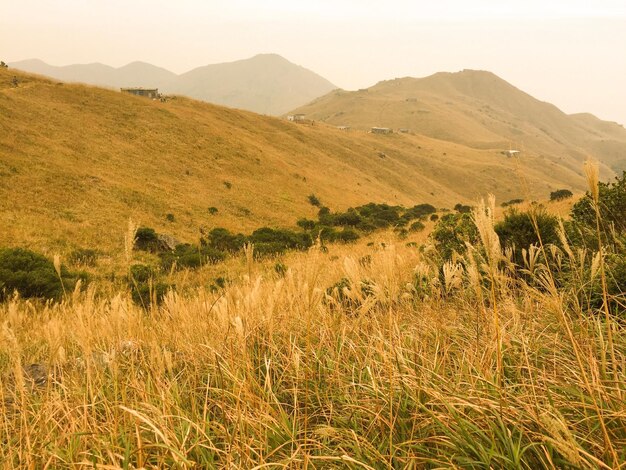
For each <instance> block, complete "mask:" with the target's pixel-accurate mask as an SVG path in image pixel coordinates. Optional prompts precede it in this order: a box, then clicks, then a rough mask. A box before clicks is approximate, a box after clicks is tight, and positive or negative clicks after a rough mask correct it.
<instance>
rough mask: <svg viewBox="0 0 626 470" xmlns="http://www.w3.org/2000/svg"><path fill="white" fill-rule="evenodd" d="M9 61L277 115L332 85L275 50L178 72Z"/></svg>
mask: <svg viewBox="0 0 626 470" xmlns="http://www.w3.org/2000/svg"><path fill="white" fill-rule="evenodd" d="M10 66H11V67H13V68H16V69H19V70H23V71H25V72H30V73H36V74H39V75H44V76H46V77H51V78H55V79H57V80H63V81H65V82H76V83H85V84H90V85H98V86H103V87H112V88H121V87H133V86H142V87H153V88H159V89H160V91H161V92H163V93H176V94H181V95H185V96H188V97H191V98H195V99H199V100H203V101H207V102H209V103H214V104H221V105H223V106H228V107H230V108H238V109H245V110H248V111H254V112H256V113H261V114H270V115H280V114H283V113H285V112H287V111H289V110H290V109H292V108H294V107H296V106H300V105H302V104H304V103H307V102H309V101H311V100H312V99H314V98H317V97H318V96H321V95H323V94H325V93H327V92H329V91H330V90H333V89H335V88H336V87H335V86H334V85H333V84H332V83H330V82H329V81H328V80H326V79H325V78H323V77H321V76H319V75H317V74H316V73H314V72H312V71H310V70H308V69H306V68H304V67H301V66H299V65H296V64H293V63H291V62H289V61H288V60H287V59H285V58H283V57H281V56H279V55H277V54H259V55H256V56H254V57H251V58H249V59H244V60H238V61H235V62H228V63H221V64H212V65H206V66H203V67H197V68H195V69H193V70H190V71H189V72H186V73H183V74H181V75H177V74H175V73H173V72H170V71H169V70H166V69H164V68H162V67H157V66H155V65H152V64H148V63H145V62H132V63H130V64H128V65H125V66H123V67H119V68H114V67H111V66H109V65H104V64H100V63H93V64H75V65H66V66H60V67H58V66H53V65H49V64H46V63H45V62H43V61H41V60H39V59H29V60H23V61H19V62H13V63H11V64H10Z"/></svg>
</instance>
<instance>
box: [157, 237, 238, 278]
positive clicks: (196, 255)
mask: <svg viewBox="0 0 626 470" xmlns="http://www.w3.org/2000/svg"><path fill="white" fill-rule="evenodd" d="M160 257H161V267H162V268H163V269H164V270H166V271H169V270H170V269H172V267H174V268H175V269H185V268H187V269H196V268H199V267H201V266H203V265H206V264H215V263H219V262H220V261H224V260H225V259H226V254H225V253H224V252H222V251H219V250H216V249H215V248H212V247H210V246H196V245H190V244H188V243H182V244H180V245H176V248H175V249H174V251H168V252H165V253H162V254H161V255H160Z"/></svg>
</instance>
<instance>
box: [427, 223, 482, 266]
mask: <svg viewBox="0 0 626 470" xmlns="http://www.w3.org/2000/svg"><path fill="white" fill-rule="evenodd" d="M430 236H431V238H432V240H433V242H434V244H435V248H436V249H437V251H438V252H439V254H440V255H441V257H442V258H443V259H444V260H449V259H451V258H452V253H454V252H456V253H459V254H463V253H465V251H466V250H467V247H466V246H465V243H466V242H469V243H472V244H474V243H477V242H478V241H479V235H478V230H477V229H476V226H475V225H474V221H473V220H472V217H471V216H470V214H467V213H450V214H445V215H444V216H443V217H441V219H439V221H438V222H437V224H436V225H435V228H434V229H433V232H432V233H431V235H430Z"/></svg>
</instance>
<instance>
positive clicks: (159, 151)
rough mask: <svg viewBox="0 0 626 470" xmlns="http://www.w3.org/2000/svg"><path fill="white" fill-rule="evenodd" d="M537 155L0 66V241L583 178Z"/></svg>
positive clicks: (522, 191) (544, 185) (225, 220)
mask: <svg viewBox="0 0 626 470" xmlns="http://www.w3.org/2000/svg"><path fill="white" fill-rule="evenodd" d="M16 73H17V74H18V79H19V82H20V83H19V86H18V87H17V88H14V87H13V86H12V84H11V82H12V77H13V75H14V74H16ZM545 165H546V161H545V160H544V159H542V157H540V156H532V155H530V156H527V157H526V158H525V159H523V160H516V159H507V158H505V157H503V156H502V155H501V154H499V152H495V151H493V150H481V149H475V148H470V147H467V146H464V145H461V144H456V143H451V142H445V141H441V140H437V139H433V138H431V137H426V136H420V135H405V134H394V135H389V136H379V135H371V134H367V133H365V132H359V131H351V132H343V131H340V130H338V129H335V128H334V127H330V126H326V125H324V124H320V123H315V125H312V123H308V124H296V123H290V122H287V121H285V120H283V119H278V118H272V117H268V116H260V115H257V114H254V113H250V112H245V111H238V110H233V109H228V108H223V107H220V106H215V105H211V104H207V103H203V102H198V101H194V100H190V99H187V98H176V99H171V100H168V101H167V102H164V103H163V102H160V101H151V100H147V99H144V98H138V97H134V96H130V95H126V94H122V93H120V92H115V91H111V90H106V89H100V88H95V87H89V86H84V85H71V84H64V83H58V82H56V81H51V80H47V79H44V78H41V77H36V76H32V75H28V74H21V73H19V72H16V71H15V70H12V69H8V70H6V69H3V70H0V223H2V226H3V230H2V231H1V232H0V245H9V244H11V245H27V246H35V247H40V248H43V249H50V248H52V247H54V248H55V249H59V248H61V249H63V248H64V247H68V246H76V245H88V246H89V245H91V246H93V245H98V246H105V247H108V248H109V249H120V247H121V243H122V238H121V236H122V233H123V232H124V230H125V227H126V224H127V220H128V218H129V217H132V218H133V219H134V220H136V221H138V222H140V223H142V224H144V225H148V226H152V227H154V228H156V229H158V230H159V231H160V232H166V233H172V234H174V235H176V236H177V237H179V238H181V239H183V240H188V241H194V240H196V239H197V236H198V229H199V227H200V226H209V227H210V226H223V227H228V228H232V229H236V230H238V231H246V230H251V229H254V228H257V227H259V226H262V225H273V226H290V227H293V226H294V224H295V222H296V221H297V220H298V218H300V217H311V216H313V215H314V214H315V213H316V210H317V209H316V208H314V207H313V206H311V205H310V204H309V203H308V201H307V196H308V195H310V194H316V195H317V196H318V197H319V198H320V199H321V200H322V202H323V203H325V204H327V205H329V206H330V207H331V208H332V209H334V210H345V209H347V208H348V207H350V206H356V205H360V204H365V203H368V202H387V203H390V204H402V205H405V206H410V205H412V204H416V203H430V204H433V205H435V206H436V207H448V208H451V207H452V206H453V205H454V204H456V203H458V202H463V203H469V202H473V201H474V200H475V199H476V198H477V197H479V196H481V195H485V194H487V193H489V192H492V193H494V194H495V195H496V196H497V197H498V199H499V200H500V201H506V200H509V199H512V198H524V199H531V198H537V199H545V198H547V196H548V194H549V192H550V191H553V190H555V189H557V188H561V187H565V188H570V189H572V190H574V191H577V190H582V189H583V188H584V183H583V179H582V177H581V176H580V174H579V168H576V169H575V170H574V169H570V168H567V167H565V166H562V165H559V164H558V163H557V162H555V163H553V164H552V166H550V171H549V172H546V171H545V168H546V166H545ZM209 207H216V208H218V211H219V212H218V214H217V215H210V214H209V213H208V208H209ZM168 214H171V215H172V217H173V218H174V221H167V220H166V217H167V215H168ZM170 218H171V217H170Z"/></svg>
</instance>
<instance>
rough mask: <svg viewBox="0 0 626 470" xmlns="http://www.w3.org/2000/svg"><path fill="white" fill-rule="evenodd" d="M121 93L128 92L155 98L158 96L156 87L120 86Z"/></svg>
mask: <svg viewBox="0 0 626 470" xmlns="http://www.w3.org/2000/svg"><path fill="white" fill-rule="evenodd" d="M120 90H121V92H122V93H128V94H131V95H135V96H143V97H145V98H151V99H157V98H158V97H159V89H158V88H141V87H135V88H120Z"/></svg>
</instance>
